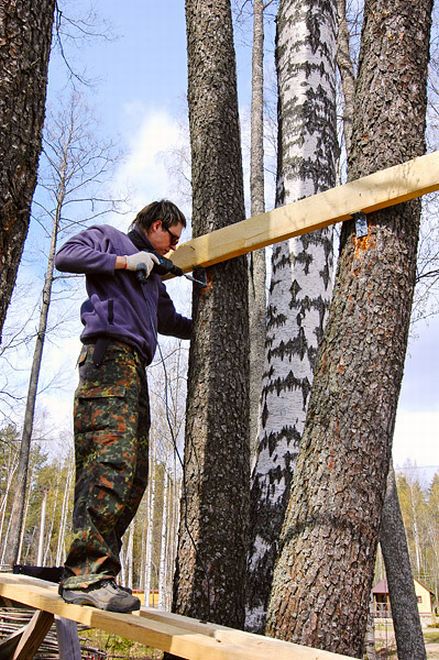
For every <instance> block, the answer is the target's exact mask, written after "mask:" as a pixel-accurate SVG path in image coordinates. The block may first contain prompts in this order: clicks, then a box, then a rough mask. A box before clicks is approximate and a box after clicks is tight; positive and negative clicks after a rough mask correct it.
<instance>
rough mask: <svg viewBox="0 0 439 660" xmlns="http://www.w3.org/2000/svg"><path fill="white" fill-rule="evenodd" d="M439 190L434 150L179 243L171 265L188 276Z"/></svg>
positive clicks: (438, 164) (437, 156) (437, 159)
mask: <svg viewBox="0 0 439 660" xmlns="http://www.w3.org/2000/svg"><path fill="white" fill-rule="evenodd" d="M436 190H439V151H435V152H433V153H430V154H426V155H425V156H419V157H418V158H414V159H413V160H409V161H407V162H406V163H402V164H401V165H395V166H394V167H389V168H387V169H384V170H380V171H378V172H375V173H374V174H370V175H369V176H365V177H362V178H361V179H357V180H356V181H351V182H349V183H346V184H344V185H342V186H337V187H336V188H331V189H330V190H327V191H325V192H323V193H319V194H317V195H313V196H312V197H306V198H305V199H301V200H300V201H298V202H294V203H293V204H287V205H286V206H282V207H280V208H277V209H274V210H273V211H269V212H268V213H262V214H261V215H256V216H252V217H251V218H247V219H246V220H242V221H240V222H236V223H235V224H233V225H229V226H227V227H224V228H223V229H217V230H215V231H212V232H211V233H210V234H205V235H203V236H199V237H198V238H194V239H192V240H190V241H188V242H187V243H183V244H182V245H181V246H180V247H179V248H178V249H177V250H176V251H175V253H174V254H173V255H171V256H172V261H173V262H174V263H175V264H177V266H179V267H180V268H182V269H183V271H185V272H188V271H190V270H192V269H193V268H195V267H197V266H201V267H207V266H212V265H214V264H217V263H220V262H222V261H226V260H227V259H232V258H233V257H237V256H239V255H241V254H246V253H247V252H252V251H253V250H257V249H258V248H261V247H265V246H267V245H271V244H273V243H278V242H279V241H283V240H286V239H287V238H293V237H294V236H300V235H301V234H306V233H308V232H312V231H315V230H316V229H322V228H324V227H329V226H330V225H332V224H335V223H336V222H341V221H345V220H350V219H351V218H352V216H353V215H354V214H355V213H358V212H362V213H366V214H367V213H372V212H373V211H378V210H380V209H384V208H387V207H389V206H394V205H395V204H400V203H401V202H406V201H408V200H411V199H415V198H417V197H421V196H422V195H425V194H426V193H429V192H434V191H436Z"/></svg>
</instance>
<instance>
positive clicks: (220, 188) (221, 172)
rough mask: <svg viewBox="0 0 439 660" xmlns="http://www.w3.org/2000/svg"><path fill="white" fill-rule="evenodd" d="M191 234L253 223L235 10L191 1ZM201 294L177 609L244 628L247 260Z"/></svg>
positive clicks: (197, 296)
mask: <svg viewBox="0 0 439 660" xmlns="http://www.w3.org/2000/svg"><path fill="white" fill-rule="evenodd" d="M186 20H187V36H188V63H189V93H188V97H189V124H190V137H191V152H192V190H193V205H192V212H193V215H192V227H193V233H194V236H198V235H200V234H206V233H209V232H210V231H212V230H213V229H218V228H220V227H223V226H225V225H227V224H230V223H232V222H236V221H238V220H240V219H242V218H243V217H244V194H243V178H242V166H241V150H240V135H239V121H238V107H237V93H236V73H235V53H234V48H233V34H232V21H231V10H230V2H229V1H228V0H218V1H217V2H215V3H212V2H210V1H209V0H187V1H186ZM207 275H208V280H209V284H208V287H207V288H206V289H205V290H201V291H200V290H199V289H194V294H193V317H194V332H193V338H192V341H191V348H190V354H189V374H188V403H187V416H186V437H185V456H184V462H185V464H184V476H183V487H182V488H183V495H182V499H181V516H180V521H181V522H180V535H179V546H178V553H177V569H176V576H175V582H174V601H173V609H174V611H176V612H178V613H180V614H186V615H189V616H194V617H197V618H203V619H209V620H211V621H215V622H217V623H220V624H225V625H230V626H234V627H240V626H242V624H243V615H244V598H243V592H244V584H243V581H244V575H245V555H246V541H247V536H246V531H247V528H246V524H247V511H248V479H249V438H248V435H249V429H248V425H249V420H248V417H249V411H248V373H249V366H248V351H249V342H248V299H247V296H248V280H247V263H246V259H245V258H237V259H233V260H231V261H229V262H227V263H223V264H219V265H217V266H214V267H212V268H209V269H208V273H207Z"/></svg>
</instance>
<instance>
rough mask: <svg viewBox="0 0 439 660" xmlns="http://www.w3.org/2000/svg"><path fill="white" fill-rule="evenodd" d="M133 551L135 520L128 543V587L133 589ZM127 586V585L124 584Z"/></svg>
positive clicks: (130, 529)
mask: <svg viewBox="0 0 439 660" xmlns="http://www.w3.org/2000/svg"><path fill="white" fill-rule="evenodd" d="M133 550H134V520H132V521H131V524H130V527H129V533H128V543H127V552H126V560H127V582H126V585H127V586H128V587H129V588H130V589H132V588H133ZM124 584H125V583H124Z"/></svg>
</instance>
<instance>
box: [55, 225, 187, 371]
mask: <svg viewBox="0 0 439 660" xmlns="http://www.w3.org/2000/svg"><path fill="white" fill-rule="evenodd" d="M136 252H138V249H137V248H136V247H135V246H134V245H133V243H132V242H131V241H130V239H129V238H128V236H127V235H126V234H123V233H122V232H120V231H119V230H117V229H115V228H114V227H111V226H110V225H99V226H95V227H90V228H89V229H86V230H85V231H83V232H81V233H80V234H77V235H76V236H73V237H72V238H71V239H70V240H69V241H67V242H66V243H65V244H64V245H63V246H62V248H61V249H60V250H59V251H58V253H57V255H56V257H55V265H56V267H57V269H58V270H60V271H62V272H67V273H84V274H85V275H86V287H87V293H88V299H87V300H86V301H85V302H84V303H83V305H82V306H81V321H82V323H83V324H84V326H85V328H84V330H83V332H82V334H81V340H82V341H83V342H87V341H88V340H93V339H94V338H96V337H98V336H102V335H104V336H106V337H114V338H115V339H120V340H121V341H124V342H126V343H127V344H131V345H132V346H135V347H136V348H137V349H138V350H139V351H140V353H141V355H142V356H143V357H144V358H145V360H146V363H147V364H150V362H151V361H152V359H153V357H154V353H155V349H156V346H157V332H160V333H161V334H163V335H173V336H174V337H179V338H180V339H189V338H190V334H191V329H192V321H191V320H190V319H187V318H185V317H184V316H181V315H180V314H177V312H176V311H175V307H174V305H173V303H172V300H171V298H170V297H169V295H168V293H167V291H166V288H165V285H164V284H163V282H162V280H161V277H160V275H158V274H157V273H155V272H152V273H151V274H150V276H149V277H148V279H147V280H146V282H144V283H142V284H141V283H140V282H139V281H138V279H137V274H136V273H135V272H133V271H128V270H115V269H114V267H115V264H116V256H117V255H125V254H126V255H130V254H134V253H136Z"/></svg>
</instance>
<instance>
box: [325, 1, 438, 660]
mask: <svg viewBox="0 0 439 660" xmlns="http://www.w3.org/2000/svg"><path fill="white" fill-rule="evenodd" d="M337 8H338V20H339V31H338V37H337V64H338V69H339V72H340V78H341V82H342V90H343V105H344V112H343V136H344V144H345V149H346V153H347V154H348V155H349V154H350V151H351V136H352V117H353V113H354V87H355V73H354V66H353V61H352V57H351V48H350V37H349V29H348V20H347V15H346V0H337ZM380 544H381V547H382V550H383V556H384V561H385V565H386V574H387V578H388V584H389V591H390V600H391V603H392V617H393V622H394V628H395V634H396V643H397V647H398V652H399V655H400V656H401V657H407V658H408V657H413V658H415V657H416V658H422V657H423V654H424V656H425V647H424V637H423V634H422V628H421V621H420V617H419V610H418V601H417V598H416V593H415V588H414V585H413V575H412V569H411V566H410V558H409V552H408V547H407V537H406V533H405V529H404V522H403V519H402V515H401V510H400V506H399V501H398V493H397V489H396V483H395V473H394V471H393V465H392V463H390V469H389V474H388V477H387V489H386V496H385V501H384V507H383V513H382V519H381V532H380ZM369 628H371V631H372V634H370V635H369V636H368V635H367V633H366V641H367V638H370V637H372V639H373V618H372V617H371V616H369V625H368V629H369Z"/></svg>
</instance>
